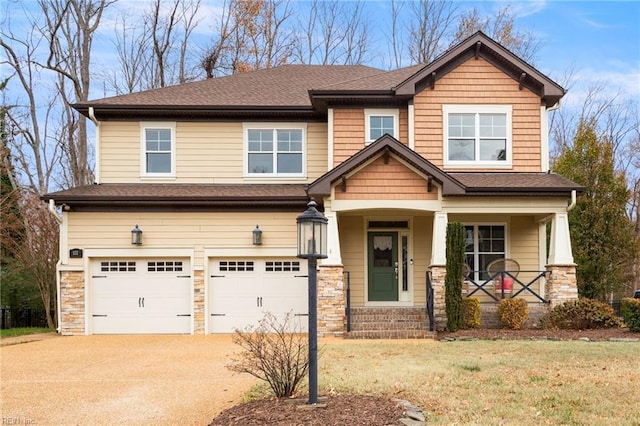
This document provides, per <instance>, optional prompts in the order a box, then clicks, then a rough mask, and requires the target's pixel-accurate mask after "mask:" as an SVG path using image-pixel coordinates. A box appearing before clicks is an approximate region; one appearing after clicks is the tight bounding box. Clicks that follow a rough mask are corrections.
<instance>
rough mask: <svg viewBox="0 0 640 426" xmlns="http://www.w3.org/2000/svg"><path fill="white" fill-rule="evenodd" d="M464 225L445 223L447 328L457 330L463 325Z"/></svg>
mask: <svg viewBox="0 0 640 426" xmlns="http://www.w3.org/2000/svg"><path fill="white" fill-rule="evenodd" d="M464 248H465V240H464V225H463V224H462V223H459V222H454V223H449V224H448V225H447V265H446V268H447V275H446V277H445V280H444V287H445V290H444V297H445V311H446V313H447V330H449V331H454V332H455V331H458V329H460V328H461V327H462V325H463V317H462V280H463V275H464Z"/></svg>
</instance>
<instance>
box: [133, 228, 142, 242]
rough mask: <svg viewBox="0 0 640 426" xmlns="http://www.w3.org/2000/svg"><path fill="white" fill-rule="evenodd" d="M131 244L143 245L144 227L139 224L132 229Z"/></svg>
mask: <svg viewBox="0 0 640 426" xmlns="http://www.w3.org/2000/svg"><path fill="white" fill-rule="evenodd" d="M131 244H133V245H134V246H141V245H142V229H140V228H138V225H137V224H136V226H135V228H133V229H132V230H131Z"/></svg>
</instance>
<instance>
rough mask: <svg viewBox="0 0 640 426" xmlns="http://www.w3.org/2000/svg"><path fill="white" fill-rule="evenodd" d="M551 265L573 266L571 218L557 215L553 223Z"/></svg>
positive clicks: (562, 214)
mask: <svg viewBox="0 0 640 426" xmlns="http://www.w3.org/2000/svg"><path fill="white" fill-rule="evenodd" d="M547 263H548V264H549V265H572V264H573V253H572V251H571V236H570V234H569V216H568V215H567V213H556V214H555V215H554V218H553V221H552V222H551V244H550V247H549V260H548V262H547Z"/></svg>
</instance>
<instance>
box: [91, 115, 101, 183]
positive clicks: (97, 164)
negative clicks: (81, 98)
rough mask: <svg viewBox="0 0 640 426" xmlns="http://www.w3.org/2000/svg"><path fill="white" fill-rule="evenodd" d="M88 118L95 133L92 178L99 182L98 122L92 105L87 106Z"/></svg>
mask: <svg viewBox="0 0 640 426" xmlns="http://www.w3.org/2000/svg"><path fill="white" fill-rule="evenodd" d="M89 119H90V120H91V121H92V122H93V124H94V125H95V126H96V134H95V138H96V142H95V153H94V154H95V160H96V164H95V171H94V178H95V183H100V122H99V121H98V119H97V118H96V112H95V110H94V109H93V107H92V106H90V107H89Z"/></svg>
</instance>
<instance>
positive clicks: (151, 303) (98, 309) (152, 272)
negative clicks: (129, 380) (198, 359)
mask: <svg viewBox="0 0 640 426" xmlns="http://www.w3.org/2000/svg"><path fill="white" fill-rule="evenodd" d="M190 271H191V268H190V266H189V260H188V259H96V260H94V261H92V275H91V301H92V303H91V314H92V315H91V320H92V332H93V333H94V334H182V333H190V332H191V298H190V297H189V296H190V288H191V276H190V273H191V272H190Z"/></svg>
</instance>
